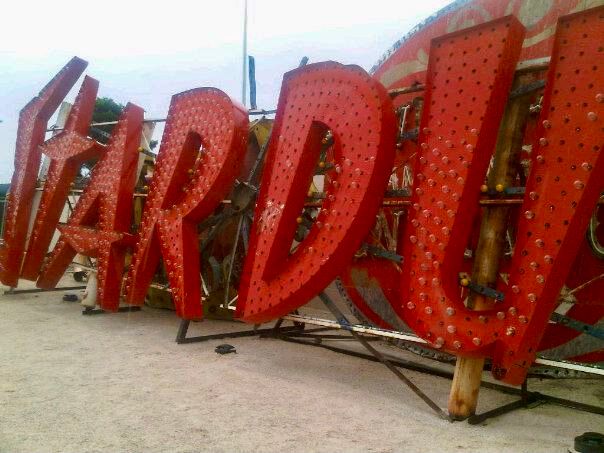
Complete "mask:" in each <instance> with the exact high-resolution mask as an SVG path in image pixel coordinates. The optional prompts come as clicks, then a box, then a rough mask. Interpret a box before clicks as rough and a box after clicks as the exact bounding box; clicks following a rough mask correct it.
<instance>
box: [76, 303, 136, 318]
mask: <svg viewBox="0 0 604 453" xmlns="http://www.w3.org/2000/svg"><path fill="white" fill-rule="evenodd" d="M133 311H141V307H139V306H137V305H128V306H126V307H120V308H118V309H117V313H126V312H127V313H130V312H133ZM107 313H112V312H110V311H106V310H103V309H102V308H91V307H86V308H84V309H83V310H82V314H83V315H85V316H91V315H104V314H107Z"/></svg>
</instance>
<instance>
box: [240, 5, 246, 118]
mask: <svg viewBox="0 0 604 453" xmlns="http://www.w3.org/2000/svg"><path fill="white" fill-rule="evenodd" d="M241 77H242V84H241V102H242V103H243V106H244V107H245V102H246V95H247V0H243V68H242V71H241Z"/></svg>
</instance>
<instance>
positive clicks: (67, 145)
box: [21, 76, 102, 280]
mask: <svg viewBox="0 0 604 453" xmlns="http://www.w3.org/2000/svg"><path fill="white" fill-rule="evenodd" d="M98 86H99V83H98V82H97V81H96V80H94V79H92V78H90V77H88V76H86V78H85V79H84V83H82V87H81V88H80V93H79V95H78V97H77V99H76V101H75V103H74V105H73V108H72V109H71V112H70V113H69V118H68V119H67V123H66V124H65V129H64V130H63V131H62V132H60V133H59V134H58V135H56V136H55V137H53V138H51V139H50V140H48V141H47V142H46V143H44V144H43V145H42V152H43V153H44V154H46V155H47V156H48V157H50V159H51V162H50V166H49V168H48V175H47V176H46V182H45V183H44V192H43V193H42V199H41V200H40V206H39V207H38V212H37V213H36V219H35V221H34V226H33V229H32V232H31V235H30V237H29V241H28V243H27V253H26V254H25V260H24V261H23V269H22V270H21V276H22V277H23V278H26V279H28V280H36V279H37V278H38V273H39V272H40V267H41V266H42V260H43V259H44V257H45V256H46V252H47V251H48V246H49V245H50V241H51V239H52V236H53V234H54V232H55V228H56V226H57V223H58V221H59V218H60V216H61V213H62V212H63V207H64V205H65V201H66V200H67V196H68V194H69V189H70V188H71V183H72V182H73V180H74V179H75V177H76V175H77V173H78V170H79V169H80V165H81V164H82V163H83V162H85V161H86V160H90V159H93V158H95V157H97V156H98V154H99V153H100V152H101V149H102V146H101V145H100V144H99V143H97V142H95V141H94V140H92V139H90V138H88V137H87V135H88V129H89V127H90V121H91V120H92V112H93V110H94V103H95V101H96V93H97V90H98Z"/></svg>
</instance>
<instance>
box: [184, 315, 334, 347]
mask: <svg viewBox="0 0 604 453" xmlns="http://www.w3.org/2000/svg"><path fill="white" fill-rule="evenodd" d="M282 323H283V320H281V319H280V320H278V321H277V323H276V324H275V326H274V327H270V328H265V329H259V326H260V325H259V324H254V327H253V329H251V330H238V331H235V332H223V333H217V334H212V335H199V336H196V337H187V332H188V330H189V325H190V324H191V321H190V320H188V319H183V320H181V321H180V325H179V327H178V332H177V334H176V343H178V344H187V343H201V342H203V341H209V340H222V339H225V338H242V337H254V336H256V335H270V336H276V333H277V332H278V333H281V334H283V333H289V332H301V331H303V330H304V324H297V323H296V324H294V325H293V326H289V327H282V326H281V324H282ZM318 330H326V329H325V328H321V329H313V331H315V332H316V331H318ZM307 332H308V331H307Z"/></svg>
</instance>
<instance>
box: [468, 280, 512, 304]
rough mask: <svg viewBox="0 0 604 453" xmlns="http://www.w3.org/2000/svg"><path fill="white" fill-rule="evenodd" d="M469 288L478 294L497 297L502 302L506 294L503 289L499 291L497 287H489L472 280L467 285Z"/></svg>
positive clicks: (492, 297)
mask: <svg viewBox="0 0 604 453" xmlns="http://www.w3.org/2000/svg"><path fill="white" fill-rule="evenodd" d="M467 288H468V289H469V290H470V291H473V292H475V293H478V294H482V295H483V296H486V297H490V298H491V299H495V300H497V301H498V302H502V301H503V300H504V299H505V295H504V294H503V293H502V292H501V291H497V290H496V289H493V288H489V287H488V286H484V285H479V284H478V283H474V282H472V281H470V282H469V283H468V285H467Z"/></svg>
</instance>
